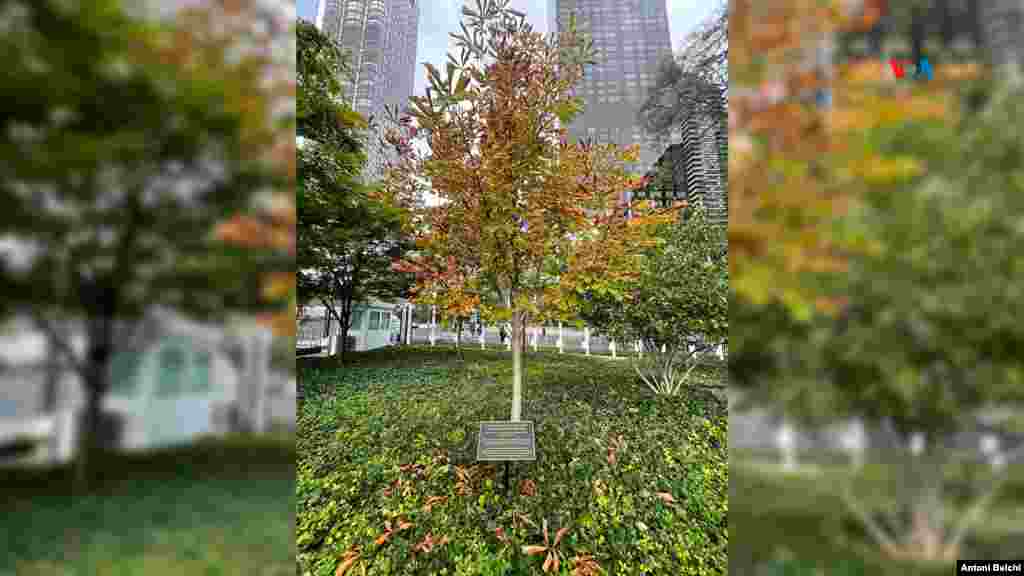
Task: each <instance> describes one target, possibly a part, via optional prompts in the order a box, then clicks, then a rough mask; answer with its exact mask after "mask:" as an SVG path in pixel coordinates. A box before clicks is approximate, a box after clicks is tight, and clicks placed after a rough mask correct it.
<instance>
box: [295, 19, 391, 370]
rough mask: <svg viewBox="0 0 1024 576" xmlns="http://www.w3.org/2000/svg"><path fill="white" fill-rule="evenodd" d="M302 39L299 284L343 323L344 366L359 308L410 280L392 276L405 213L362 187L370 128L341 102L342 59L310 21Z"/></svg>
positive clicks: (302, 27)
mask: <svg viewBox="0 0 1024 576" xmlns="http://www.w3.org/2000/svg"><path fill="white" fill-rule="evenodd" d="M297 38H298V43H297V46H296V49H297V53H298V58H297V64H298V74H297V77H298V84H299V90H298V118H299V119H298V130H297V135H298V136H299V137H301V138H302V139H303V145H302V146H301V147H300V149H299V153H298V158H299V190H298V207H299V221H300V223H301V225H300V226H299V230H298V240H297V242H298V264H299V268H300V273H299V276H298V282H297V283H298V287H299V291H300V292H301V296H302V299H303V300H304V301H309V300H312V299H319V300H320V301H321V302H322V303H323V305H324V306H325V307H326V308H327V310H328V313H329V314H330V315H331V316H332V317H333V318H334V319H335V320H337V322H338V325H339V331H340V334H341V335H342V338H341V341H340V345H341V361H342V362H344V361H345V356H346V352H347V351H348V344H349V343H348V338H346V337H345V335H347V334H348V330H349V328H350V327H351V325H352V316H353V315H352V311H353V307H354V304H355V303H356V302H359V301H362V300H364V299H366V298H368V297H370V296H377V297H382V298H388V297H392V296H395V295H397V294H402V293H403V292H404V290H405V283H404V281H405V275H403V274H400V273H397V272H395V271H394V270H392V260H393V259H394V258H396V257H397V256H399V255H401V253H402V252H403V250H405V248H406V246H405V245H404V243H403V241H402V238H401V236H400V231H401V218H400V213H399V211H398V210H397V209H395V208H394V207H391V206H389V205H387V204H386V203H384V202H381V201H380V200H378V199H374V198H372V197H371V196H370V194H369V188H368V187H367V186H364V185H363V184H362V183H361V181H360V173H361V171H362V169H363V168H364V167H365V163H366V155H365V154H364V151H363V150H364V143H363V142H362V140H361V137H360V136H359V133H358V130H359V129H360V128H362V127H364V126H365V121H364V120H363V119H362V118H361V117H360V116H359V114H357V113H356V112H355V111H353V110H352V109H351V108H349V107H348V105H347V104H345V102H344V99H343V98H341V95H342V87H341V84H340V82H339V81H338V75H339V74H341V73H345V71H346V67H345V64H344V59H343V57H342V55H341V54H340V53H339V52H338V50H337V48H336V47H335V46H334V45H333V44H332V43H331V41H330V40H329V39H328V38H327V37H326V36H324V35H323V34H321V33H320V32H319V31H318V30H317V29H316V28H315V27H313V26H312V25H311V24H309V23H308V22H303V21H300V22H299V24H298V29H297Z"/></svg>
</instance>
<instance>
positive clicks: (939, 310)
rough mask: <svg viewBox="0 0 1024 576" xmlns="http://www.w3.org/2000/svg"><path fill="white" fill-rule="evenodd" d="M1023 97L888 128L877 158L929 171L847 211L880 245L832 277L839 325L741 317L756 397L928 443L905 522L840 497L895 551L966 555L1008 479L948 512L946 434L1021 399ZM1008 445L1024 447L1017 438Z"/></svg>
mask: <svg viewBox="0 0 1024 576" xmlns="http://www.w3.org/2000/svg"><path fill="white" fill-rule="evenodd" d="M1020 95H1021V93H1020V90H1019V89H1018V90H1016V91H1013V92H1010V93H1008V94H1005V95H1001V96H999V97H998V98H997V100H995V101H994V103H993V104H992V105H991V106H990V107H989V108H988V109H987V110H985V111H984V112H983V113H981V114H978V115H976V116H972V117H970V118H969V119H968V120H967V121H966V122H965V123H964V124H963V128H962V129H950V128H948V127H946V126H944V125H943V124H944V123H943V124H937V125H936V124H932V125H929V124H923V123H914V124H911V125H910V126H908V127H907V128H906V129H904V130H903V131H901V132H899V133H898V134H897V135H896V136H890V137H888V138H889V139H887V143H886V145H885V146H884V147H882V150H883V152H891V151H892V150H895V149H900V150H903V151H904V153H912V154H914V155H917V156H920V157H922V158H923V161H924V162H925V164H926V166H927V167H928V173H927V176H923V177H920V178H916V179H914V180H913V181H912V182H911V183H910V184H909V185H908V186H902V187H899V188H898V189H896V190H895V193H894V191H893V190H886V191H877V192H876V193H874V194H872V195H870V196H869V197H867V202H866V205H865V206H864V207H863V208H861V209H860V210H859V211H858V212H857V213H856V214H851V215H850V216H848V219H849V220H850V221H854V222H856V227H857V229H859V230H861V231H863V232H864V233H865V234H868V235H869V236H870V237H871V238H873V239H875V241H876V242H877V246H878V250H877V251H876V252H874V253H873V254H871V255H858V256H855V257H851V259H850V266H849V268H848V272H847V274H845V275H843V276H835V277H831V278H827V279H825V281H824V282H823V285H822V286H823V287H822V288H821V290H822V292H823V293H825V294H828V295H830V296H832V298H833V299H834V300H836V301H839V302H842V304H841V305H840V307H839V310H838V313H837V316H836V317H835V318H833V317H828V316H825V315H820V316H816V317H814V318H813V319H812V320H810V321H807V322H802V321H799V320H796V319H794V318H793V317H792V316H791V315H790V314H788V313H787V312H786V311H785V310H783V309H778V308H777V309H774V310H772V311H771V313H770V314H769V313H765V312H763V311H762V312H758V313H755V314H753V315H749V314H748V315H746V317H739V318H737V319H736V320H735V321H737V322H740V323H741V325H742V326H743V327H744V329H743V330H742V331H737V333H738V334H740V335H741V336H742V337H743V338H745V339H748V340H750V341H751V342H749V343H748V344H747V346H743V347H741V348H742V349H744V351H743V352H741V353H740V355H739V356H736V357H733V358H731V364H733V363H735V364H736V366H737V369H736V370H734V371H733V375H734V380H733V382H735V383H736V384H737V385H739V386H742V387H744V388H747V389H748V390H749V391H750V392H751V393H753V394H755V395H756V397H757V398H759V399H761V400H763V401H770V402H772V403H774V404H782V405H783V406H784V407H785V410H786V412H787V413H789V414H792V415H794V416H798V417H802V418H803V419H805V420H808V421H812V422H823V421H830V420H833V419H835V418H836V417H842V416H856V417H859V418H862V419H864V420H866V421H869V422H873V423H879V424H880V423H884V422H888V423H889V424H891V425H892V426H893V428H894V429H895V430H896V431H897V433H898V434H899V435H900V437H901V439H902V444H903V446H908V445H910V444H911V442H910V440H911V439H912V438H918V439H920V441H922V442H921V447H922V450H921V451H920V453H919V454H917V455H915V454H913V452H914V451H911V452H912V453H911V454H910V455H909V457H908V458H906V459H905V460H903V461H902V462H901V463H900V468H901V469H900V470H899V472H900V476H901V477H902V478H904V482H905V485H904V487H903V490H902V491H901V492H900V493H898V494H897V497H898V498H900V499H901V502H902V503H903V504H905V507H906V508H907V509H908V510H909V514H908V515H907V517H906V518H904V519H902V521H892V522H889V527H888V528H887V527H885V526H883V525H881V524H880V523H878V522H877V521H876V519H875V516H874V514H873V512H874V510H870V509H869V508H867V507H866V506H865V505H864V504H863V503H861V502H860V501H859V500H857V499H856V497H855V496H854V495H853V494H852V493H847V494H846V502H847V504H848V507H849V511H850V512H851V513H853V514H854V515H855V516H856V517H857V518H858V519H859V520H860V521H861V522H863V524H864V525H865V527H866V529H867V532H868V534H869V535H870V537H871V538H873V539H874V540H875V543H876V544H877V545H878V547H879V548H880V549H881V551H882V552H883V553H885V554H886V555H888V556H890V557H892V558H898V559H911V560H921V561H934V560H943V561H949V560H955V559H956V558H961V557H964V556H966V555H967V554H966V553H965V552H964V551H963V550H962V547H963V543H964V539H965V537H966V536H967V535H968V534H969V533H970V531H971V529H972V528H973V527H974V526H976V525H977V523H978V522H980V521H981V520H982V519H983V518H984V513H985V511H986V507H987V506H988V505H989V504H990V503H991V502H992V500H993V499H994V498H995V496H996V494H997V490H998V488H999V487H1000V485H1001V482H1002V481H1004V480H1005V475H1006V470H1005V468H1004V469H1003V470H1001V471H1000V470H999V469H998V468H997V473H996V474H995V476H994V477H992V478H989V479H986V480H991V483H990V484H988V485H985V486H981V487H980V489H979V490H978V491H977V499H976V501H975V502H973V503H971V505H970V506H968V507H967V508H966V510H964V511H963V513H962V514H958V515H957V516H956V517H947V516H945V515H944V512H943V511H944V510H947V509H948V501H949V498H948V494H947V493H946V492H945V489H946V487H947V485H946V482H945V472H946V471H948V469H949V464H950V463H951V462H953V461H955V460H957V459H959V458H960V456H958V453H957V452H955V451H954V450H953V449H952V448H951V446H950V444H949V442H950V440H951V439H952V438H953V436H954V435H956V434H957V433H959V432H961V431H964V430H969V429H970V428H971V427H972V426H974V425H975V424H976V419H977V417H978V416H979V415H980V414H981V413H982V412H983V411H988V410H991V409H992V408H993V407H997V406H1004V407H1013V406H1019V405H1020V403H1021V402H1024V386H1022V378H1024V363H1022V359H1021V356H1020V354H1019V353H1018V352H1017V350H1019V349H1020V348H1021V346H1022V345H1024V331H1022V330H1021V327H1020V325H1019V322H1017V321H1016V320H1015V319H1016V318H1018V317H1019V314H1020V313H1021V312H1022V310H1021V306H1022V303H1021V299H1020V298H1019V297H1018V294H1017V292H1018V289H1017V287H1018V286H1020V285H1021V282H1022V281H1024V268H1022V266H1021V264H1020V259H1019V257H1018V256H1017V253H1016V249H1015V247H1016V246H1019V245H1020V243H1021V241H1022V240H1024V238H1022V236H1021V234H1022V232H1021V229H1020V226H1019V225H1018V221H1019V219H1020V214H1021V213H1022V210H1024V202H1022V200H1021V198H1022V197H1024V196H1022V190H1021V182H1024V179H1022V178H1021V176H1022V171H1021V168H1020V163H1019V162H1018V161H1017V160H1016V159H1019V158H1020V156H1021V153H1022V151H1024V139H1022V137H1021V135H1020V134H1019V133H1018V132H1017V131H1013V130H1005V129H1003V128H1002V127H1004V126H1012V125H1016V123H1018V122H1019V121H1020V119H1021V118H1020V117H1021V111H1020V106H1019V105H1018V104H1017V102H1018V101H1019V98H1020ZM1011 159H1014V160H1011ZM1008 452H1010V454H1011V455H1012V454H1016V457H1017V458H1019V457H1020V456H1021V455H1024V449H1022V447H1016V448H1015V449H1011V450H1009V451H1008ZM971 458H975V456H972V457H971ZM1008 460H1009V461H1012V460H1013V456H1011V457H1010V458H1008ZM972 464H974V463H973V462H972ZM974 465H977V464H974ZM982 478H984V477H983V476H982Z"/></svg>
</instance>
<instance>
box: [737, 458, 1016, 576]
mask: <svg viewBox="0 0 1024 576" xmlns="http://www.w3.org/2000/svg"><path fill="white" fill-rule="evenodd" d="M759 460H761V459H760V458H755V457H753V456H752V455H745V454H744V455H738V454H734V455H733V461H732V466H731V467H730V487H729V488H730V494H731V495H730V504H731V506H730V510H729V514H730V523H731V524H732V525H733V526H734V529H733V532H734V534H733V536H732V538H731V541H732V543H731V545H730V546H731V547H730V550H729V563H730V564H729V565H730V569H731V570H733V571H735V573H737V574H752V575H758V574H762V575H766V576H767V575H783V574H784V575H787V576H812V575H823V576H824V575H827V576H860V575H871V576H876V575H877V576H932V575H935V576H945V575H948V574H951V573H952V570H953V566H951V565H949V564H943V565H939V566H934V567H923V566H907V565H898V564H895V563H892V562H886V561H883V560H880V559H878V558H870V557H866V556H867V555H865V554H859V553H857V552H856V551H855V549H854V547H852V546H851V545H850V543H854V544H863V543H865V542H867V541H868V540H867V536H866V535H865V534H864V532H863V531H862V530H861V529H860V527H859V526H858V525H856V524H854V523H853V522H852V521H851V520H849V518H850V517H849V515H848V514H846V512H845V511H846V509H845V508H844V506H843V503H842V501H841V500H840V497H839V493H838V490H837V487H838V486H840V485H841V482H842V480H843V478H845V477H846V471H845V470H843V469H842V468H840V467H838V466H836V465H835V464H830V463H828V462H824V461H823V462H820V463H814V464H813V466H812V468H813V470H814V473H804V474H784V473H782V472H781V471H779V470H778V468H777V467H775V468H774V469H773V467H770V466H764V465H761V466H759V465H758V461H759ZM885 470H886V468H885V467H882V466H879V465H877V464H876V465H870V464H869V465H868V466H866V467H865V470H864V473H863V475H862V476H861V477H860V479H859V480H858V481H857V483H856V484H855V486H856V492H857V494H859V495H862V498H868V499H871V497H869V496H867V495H875V496H874V501H875V502H878V501H879V500H878V499H879V498H881V495H882V494H883V493H885V487H886V480H885V477H884V471H885ZM949 477H950V478H951V479H952V481H953V482H954V483H956V482H957V479H956V478H957V475H956V474H955V473H952V472H951V475H950V476H949ZM964 501H966V498H964ZM963 508H964V507H963V503H962V502H961V503H960V504H959V506H958V508H956V510H963ZM990 511H991V512H990V514H989V516H988V518H987V519H986V520H985V521H982V522H981V523H980V524H979V525H978V526H977V530H976V532H975V536H974V537H973V538H968V540H967V542H966V544H965V548H964V550H963V551H962V553H961V556H962V557H963V558H983V559H984V558H988V559H1006V560H1010V559H1016V558H1020V556H1021V551H1022V550H1024V544H1022V543H1024V466H1017V467H1015V468H1014V469H1012V470H1011V471H1010V479H1009V481H1008V483H1007V484H1006V485H1004V487H1003V489H1002V491H1001V492H1000V497H999V498H998V499H997V500H996V502H995V503H994V504H993V506H992V508H991V509H990ZM947 517H948V518H952V519H959V517H960V514H959V513H954V512H952V511H951V512H950V514H949V515H947Z"/></svg>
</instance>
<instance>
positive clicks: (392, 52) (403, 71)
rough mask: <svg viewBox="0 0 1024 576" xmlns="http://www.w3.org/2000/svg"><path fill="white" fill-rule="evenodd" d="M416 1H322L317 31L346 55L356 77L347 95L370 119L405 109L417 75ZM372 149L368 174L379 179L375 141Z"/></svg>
mask: <svg viewBox="0 0 1024 576" xmlns="http://www.w3.org/2000/svg"><path fill="white" fill-rule="evenodd" d="M417 2H418V0H318V2H317V12H316V27H317V28H318V29H319V30H320V31H321V32H323V33H324V35H326V36H327V37H328V38H330V39H331V40H334V41H335V42H336V43H337V45H338V46H339V47H340V48H341V49H342V50H343V51H345V52H347V53H348V59H349V66H350V68H351V71H352V78H350V79H345V81H344V87H345V97H346V98H347V99H348V104H349V105H350V106H352V108H353V109H354V110H355V111H357V112H359V113H360V114H362V115H363V116H364V117H366V118H370V117H376V118H381V117H382V113H383V110H384V107H385V106H395V105H397V106H398V107H399V108H400V109H401V108H405V107H406V105H407V103H408V100H409V96H412V93H413V86H414V78H415V73H416V40H417V30H418V26H419V7H418V4H417ZM369 143H370V146H368V150H367V152H368V156H369V163H368V167H367V170H366V172H365V176H366V177H367V178H368V179H373V178H376V177H378V176H379V175H380V165H379V163H380V161H381V158H380V157H379V156H378V155H377V154H376V150H375V144H376V141H375V137H373V136H371V140H370V142H369Z"/></svg>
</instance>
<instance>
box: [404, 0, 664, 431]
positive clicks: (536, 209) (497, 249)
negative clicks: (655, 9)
mask: <svg viewBox="0 0 1024 576" xmlns="http://www.w3.org/2000/svg"><path fill="white" fill-rule="evenodd" d="M507 5H508V2H507V0H496V1H492V0H478V2H477V5H476V9H469V8H466V9H464V11H463V14H464V15H465V16H466V22H464V23H463V32H462V34H454V35H453V37H454V38H455V40H456V42H457V45H458V47H459V48H460V49H461V57H459V58H456V56H455V55H449V63H448V66H447V72H446V74H445V75H444V76H443V77H442V75H441V74H440V73H439V72H438V71H437V70H436V69H435V68H434V67H433V66H430V65H427V72H428V78H429V80H430V87H429V88H428V90H427V94H426V95H425V96H417V97H414V98H412V99H411V112H410V114H411V116H412V118H413V119H415V121H416V126H415V127H414V128H413V129H414V130H418V131H419V130H421V131H422V132H423V134H424V135H425V141H426V145H427V147H428V148H429V154H426V155H423V156H422V157H421V156H420V155H419V154H418V153H417V152H416V151H415V150H414V148H413V146H412V145H411V143H410V137H409V136H408V135H404V134H401V133H400V132H399V129H398V128H392V129H390V130H389V132H390V134H389V141H390V142H391V143H392V144H393V145H395V147H396V150H397V152H398V153H399V154H400V160H399V162H400V164H399V165H398V166H397V168H398V169H393V170H391V171H390V180H389V184H388V187H387V191H386V192H387V194H389V195H390V196H391V197H393V198H395V199H396V201H398V202H401V203H402V204H403V205H406V206H413V204H414V202H418V201H419V200H420V198H419V196H418V194H417V193H418V192H419V191H420V189H421V188H422V183H420V182H418V181H416V179H417V178H418V177H422V178H424V179H426V180H428V181H429V184H430V188H431V192H432V193H433V194H434V195H436V196H438V197H439V198H440V202H441V203H440V205H439V206H438V209H436V210H422V209H416V208H414V207H413V208H412V210H413V214H415V216H414V217H413V218H411V220H414V221H416V222H418V224H417V225H418V226H419V229H417V230H416V234H417V247H418V249H419V251H420V258H419V259H424V258H426V259H434V258H441V259H444V260H448V259H453V260H454V262H455V263H456V265H455V266H452V267H450V268H449V270H450V271H451V272H446V274H453V275H457V274H467V273H471V274H472V276H470V277H469V281H470V282H474V283H476V284H477V285H483V286H487V284H488V283H493V287H494V288H496V289H497V290H499V291H500V293H501V295H502V296H503V297H504V298H503V299H502V300H504V302H505V303H507V304H505V307H506V309H507V310H506V311H507V312H508V314H509V316H510V317H511V320H512V349H513V354H512V356H513V401H512V415H511V418H512V420H519V419H520V416H521V411H522V408H521V407H522V377H523V370H522V356H523V355H522V348H523V345H522V344H523V335H524V330H523V327H524V324H525V321H526V319H527V317H528V316H529V315H536V314H537V313H538V312H539V310H537V305H536V302H537V299H536V295H537V294H539V293H543V292H544V291H553V290H560V291H561V292H560V294H561V295H562V297H564V298H566V299H568V298H569V295H570V294H572V293H573V291H574V290H575V289H577V288H581V287H584V286H585V285H596V284H603V283H610V282H612V281H614V280H617V279H619V278H621V277H623V276H629V275H632V274H635V262H634V260H635V259H636V254H635V253H636V251H637V250H638V249H639V248H640V247H642V246H643V245H644V244H645V242H646V240H645V235H646V234H647V233H648V228H649V226H647V225H648V224H653V223H656V222H658V221H660V220H659V219H658V218H655V217H648V215H647V214H646V213H645V211H644V209H643V208H642V207H637V209H636V210H634V214H635V215H636V216H637V217H636V218H634V220H633V221H632V222H631V223H630V224H628V225H627V223H626V219H625V214H624V212H625V210H624V208H625V207H624V206H622V205H621V203H620V197H621V194H622V193H623V192H624V191H626V190H627V189H628V188H629V187H632V186H633V185H634V184H635V179H634V178H632V177H631V176H630V175H629V174H628V173H627V172H626V171H625V169H624V162H627V161H632V160H635V157H636V150H632V151H629V152H628V153H623V152H622V151H621V150H619V149H617V148H616V147H615V146H596V145H587V144H577V143H569V142H568V141H567V138H566V134H567V132H566V130H565V129H564V128H562V126H565V125H566V124H567V123H568V122H569V121H571V119H572V117H573V116H574V115H575V114H576V113H578V111H579V109H580V107H581V101H580V99H578V98H575V97H574V96H573V94H572V87H573V86H574V85H575V84H576V83H577V82H578V81H579V80H580V78H581V77H582V68H583V65H584V64H585V63H587V62H588V61H590V55H589V54H588V50H589V49H590V48H589V47H588V46H585V45H583V44H582V43H581V42H580V41H579V36H578V35H577V33H576V32H575V31H574V30H570V31H568V32H566V33H565V34H564V35H563V36H562V37H561V38H560V39H555V38H551V39H545V38H544V37H543V36H542V35H541V34H538V33H535V32H533V31H532V29H531V27H530V25H529V24H528V23H527V22H526V21H525V18H524V16H523V15H522V14H521V13H517V12H515V11H514V10H510V9H508V8H507ZM395 120H396V121H398V122H401V120H399V119H395ZM408 124H410V123H409V122H406V125H408ZM553 257H554V260H553ZM419 259H415V258H414V259H413V260H419ZM460 262H461V263H463V264H465V263H466V262H472V263H473V264H474V266H476V269H475V270H474V269H473V267H470V266H465V265H460V264H459V263H460ZM477 262H478V264H477ZM552 262H557V263H559V264H560V265H561V266H560V267H564V271H560V273H559V275H558V278H559V280H560V282H559V286H558V287H555V286H551V285H548V286H543V285H542V284H543V278H544V273H546V272H547V271H548V270H547V268H548V267H549V266H550V265H551V263H552ZM440 285H441V281H440V278H438V277H437V276H431V277H429V278H424V279H423V280H421V283H420V290H421V292H422V293H429V292H430V291H431V290H435V289H437V290H439V287H440ZM449 285H451V283H449ZM485 308H486V307H485Z"/></svg>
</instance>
